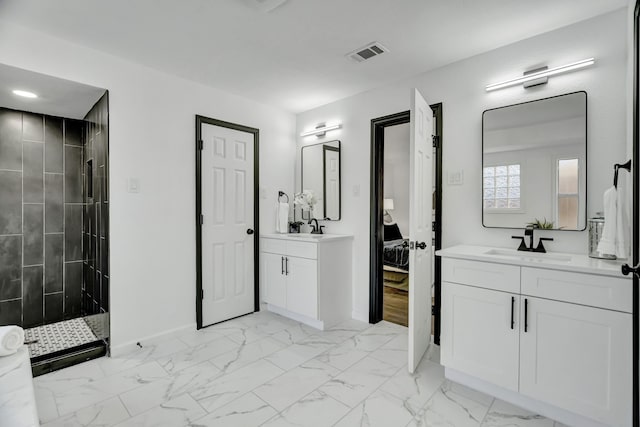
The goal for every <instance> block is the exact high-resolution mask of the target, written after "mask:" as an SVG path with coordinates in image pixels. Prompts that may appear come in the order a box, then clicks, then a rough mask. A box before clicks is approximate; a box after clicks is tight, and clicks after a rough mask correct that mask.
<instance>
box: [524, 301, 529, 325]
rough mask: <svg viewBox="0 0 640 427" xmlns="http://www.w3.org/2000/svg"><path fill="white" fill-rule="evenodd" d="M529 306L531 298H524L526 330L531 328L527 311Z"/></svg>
mask: <svg viewBox="0 0 640 427" xmlns="http://www.w3.org/2000/svg"><path fill="white" fill-rule="evenodd" d="M528 308H529V300H528V299H526V298H525V299H524V331H525V332H527V329H528V328H529V322H527V311H528Z"/></svg>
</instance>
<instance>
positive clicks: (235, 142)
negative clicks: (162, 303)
mask: <svg viewBox="0 0 640 427" xmlns="http://www.w3.org/2000/svg"><path fill="white" fill-rule="evenodd" d="M201 134H202V141H203V150H202V214H203V216H204V222H203V224H202V290H203V300H202V324H203V326H207V325H211V324H213V323H218V322H222V321H223V320H227V319H230V318H233V317H237V316H241V315H243V314H247V313H251V312H253V311H254V294H255V291H254V268H255V266H254V252H253V250H254V235H253V234H248V231H247V230H253V228H254V218H253V217H254V211H253V208H254V206H253V200H254V188H253V187H254V185H253V179H254V152H253V151H254V149H253V148H254V136H253V134H251V133H247V132H240V131H237V130H233V129H228V128H224V127H220V126H214V125H210V124H206V123H203V124H202V132H201Z"/></svg>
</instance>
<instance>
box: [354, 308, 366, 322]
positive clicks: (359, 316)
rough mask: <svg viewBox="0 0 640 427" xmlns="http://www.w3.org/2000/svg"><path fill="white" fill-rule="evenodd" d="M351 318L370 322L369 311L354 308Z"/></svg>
mask: <svg viewBox="0 0 640 427" xmlns="http://www.w3.org/2000/svg"><path fill="white" fill-rule="evenodd" d="M351 318H352V319H355V320H359V321H361V322H364V323H369V313H361V312H359V311H356V310H353V311H352V312H351Z"/></svg>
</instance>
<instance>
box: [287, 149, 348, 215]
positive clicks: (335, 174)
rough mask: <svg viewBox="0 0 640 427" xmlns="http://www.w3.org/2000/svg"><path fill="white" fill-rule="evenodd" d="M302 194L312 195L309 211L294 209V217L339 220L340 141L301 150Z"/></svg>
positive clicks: (300, 208) (298, 207) (299, 208)
mask: <svg viewBox="0 0 640 427" xmlns="http://www.w3.org/2000/svg"><path fill="white" fill-rule="evenodd" d="M301 165H302V171H301V175H302V180H301V188H302V192H303V193H304V192H306V193H307V194H312V195H313V199H315V204H314V205H313V208H312V209H307V208H303V207H301V206H297V207H296V208H295V211H294V212H295V218H296V219H297V220H300V219H303V220H307V219H311V218H317V219H323V220H329V221H337V220H339V219H340V141H329V142H325V143H321V144H314V145H307V146H304V147H302V150H301Z"/></svg>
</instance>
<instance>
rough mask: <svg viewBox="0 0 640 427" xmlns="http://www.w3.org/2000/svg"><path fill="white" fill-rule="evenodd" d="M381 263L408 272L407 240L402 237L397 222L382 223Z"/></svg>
mask: <svg viewBox="0 0 640 427" xmlns="http://www.w3.org/2000/svg"><path fill="white" fill-rule="evenodd" d="M383 240H384V245H383V250H382V263H383V265H385V266H388V267H393V268H394V269H398V270H400V271H402V272H404V273H408V272H409V240H408V239H404V238H403V237H402V234H401V233H400V229H399V228H398V224H389V225H387V224H385V225H384V239H383Z"/></svg>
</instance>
